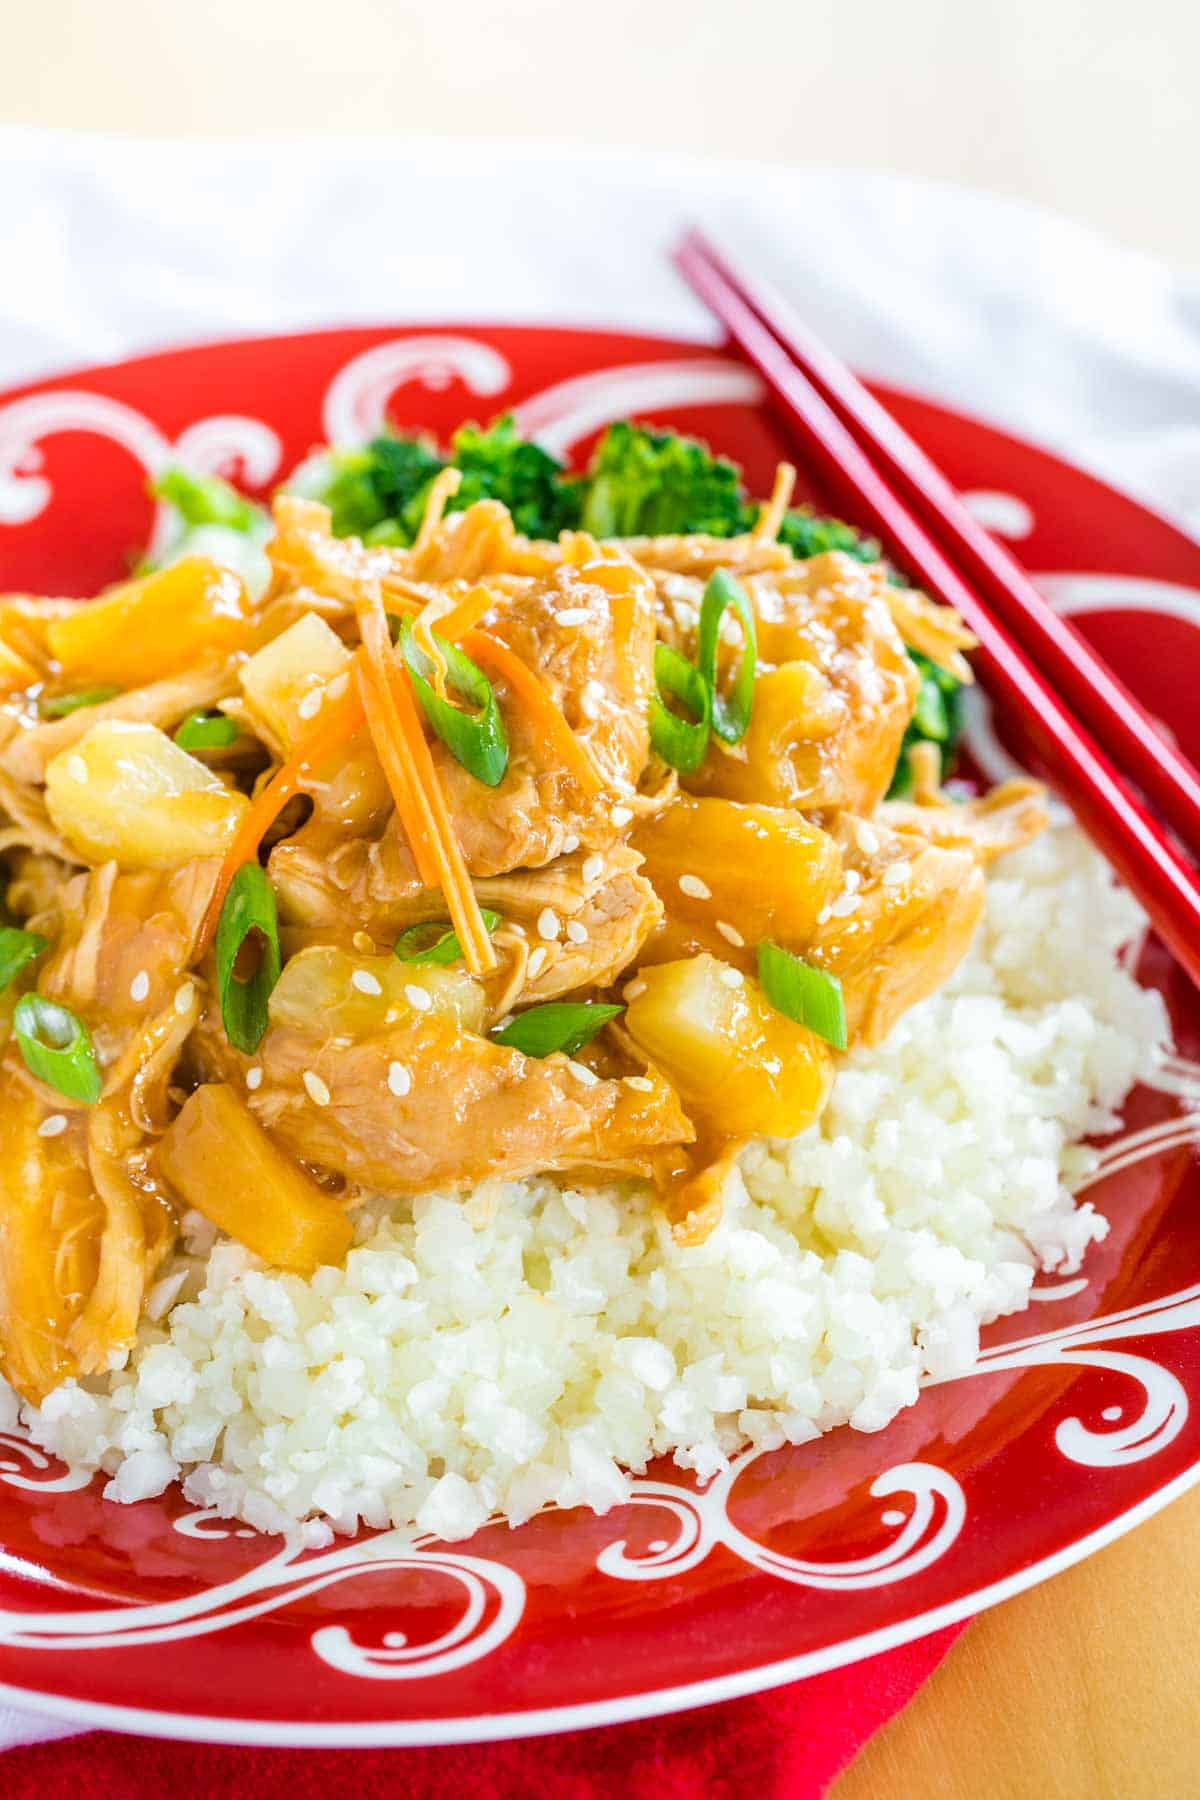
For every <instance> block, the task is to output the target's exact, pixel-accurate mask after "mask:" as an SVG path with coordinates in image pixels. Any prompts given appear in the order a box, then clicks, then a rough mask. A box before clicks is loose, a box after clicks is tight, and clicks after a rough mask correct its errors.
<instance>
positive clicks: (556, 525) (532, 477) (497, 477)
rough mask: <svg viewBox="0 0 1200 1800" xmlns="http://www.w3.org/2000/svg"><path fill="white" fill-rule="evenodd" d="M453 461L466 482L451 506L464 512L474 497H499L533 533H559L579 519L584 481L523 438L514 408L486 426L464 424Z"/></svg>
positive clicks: (457, 434)
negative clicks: (566, 471) (565, 472)
mask: <svg viewBox="0 0 1200 1800" xmlns="http://www.w3.org/2000/svg"><path fill="white" fill-rule="evenodd" d="M450 461H451V463H452V464H453V465H454V466H455V468H458V469H461V470H462V477H463V478H462V485H461V487H460V488H459V490H458V492H457V494H455V495H454V497H453V499H452V500H451V502H450V507H449V509H448V510H450V511H453V512H460V511H461V510H462V509H463V508H464V507H467V506H471V505H472V504H473V503H474V502H475V501H476V500H501V501H503V503H504V505H505V506H507V508H508V510H509V512H510V513H511V514H512V516H513V524H514V525H515V526H516V528H517V530H518V531H521V532H524V534H525V536H526V537H531V538H556V537H557V536H558V534H559V532H560V531H570V530H572V529H573V528H574V527H575V526H577V525H578V524H579V521H580V504H581V498H582V497H581V493H580V486H581V484H580V482H579V481H578V479H576V478H574V477H572V476H568V475H565V474H564V473H563V467H562V464H561V463H560V462H558V461H556V459H555V458H554V457H553V456H551V455H550V453H549V452H548V451H546V450H543V449H542V447H541V445H540V444H534V443H531V442H530V441H529V439H528V438H523V437H522V436H521V435H520V433H519V432H518V430H517V427H516V424H515V423H514V421H513V416H512V414H511V413H504V414H502V416H501V417H500V418H498V419H496V420H494V421H493V423H492V424H491V425H489V426H488V428H487V430H486V431H484V430H483V429H481V427H480V426H478V425H474V424H471V425H462V426H460V427H459V429H458V430H457V431H456V432H455V434H454V436H453V438H452V439H451V440H450Z"/></svg>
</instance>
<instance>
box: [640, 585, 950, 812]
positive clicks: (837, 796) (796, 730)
mask: <svg viewBox="0 0 1200 1800" xmlns="http://www.w3.org/2000/svg"><path fill="white" fill-rule="evenodd" d="M743 585H744V587H745V590H746V593H747V594H748V596H749V598H750V601H751V604H752V605H753V607H754V612H755V618H756V621H757V633H758V672H757V677H756V680H755V684H754V707H753V711H752V713H751V717H750V726H749V729H748V731H747V732H746V735H745V737H744V738H743V739H742V741H741V743H740V744H736V745H732V746H725V745H721V744H716V745H714V747H713V750H712V752H711V753H710V755H709V756H708V758H707V759H706V761H705V763H704V764H703V766H702V767H701V768H700V769H699V770H698V771H697V773H696V774H694V775H691V776H688V777H687V778H686V782H685V785H686V786H687V787H688V788H689V789H691V791H693V792H695V793H704V794H719V795H722V796H723V797H724V798H725V799H727V800H742V801H749V802H755V801H757V802H765V803H766V804H768V805H771V806H788V807H793V808H796V809H797V810H799V811H802V812H808V813H825V812H833V811H836V810H839V809H841V808H843V807H844V808H848V809H850V810H851V811H854V812H859V813H869V812H871V811H872V810H873V809H874V807H875V806H876V805H877V804H878V802H879V801H880V800H882V798H883V796H884V794H885V793H886V792H887V789H888V786H889V784H890V782H891V779H892V775H893V772H894V770H895V767H896V758H897V756H898V755H899V753H900V742H901V739H902V738H903V736H904V732H905V728H906V726H907V725H908V722H909V719H910V718H911V717H912V710H913V706H914V704H915V702H916V697H917V687H918V678H917V673H916V670H915V668H914V666H913V663H912V660H911V658H910V657H909V656H908V655H907V653H906V651H905V648H904V643H903V640H902V639H901V636H900V633H899V631H898V630H897V628H896V625H895V623H894V621H893V619H892V614H891V611H890V609H889V605H888V593H889V589H888V583H887V579H886V575H885V572H884V570H883V569H882V567H880V566H879V565H877V564H876V565H867V564H863V563H860V562H856V561H855V560H854V559H853V558H852V557H849V556H846V555H844V554H842V553H841V552H839V551H828V552H827V553H826V554H824V555H822V556H816V557H813V558H812V559H811V561H809V562H806V563H794V564H791V565H790V566H788V567H784V568H781V569H776V570H771V571H769V572H765V573H762V574H755V575H750V576H748V577H746V578H745V579H744V582H743ZM659 593H660V616H661V618H662V622H663V623H662V629H663V634H664V636H666V637H667V639H668V641H671V640H675V641H677V642H680V643H682V644H683V645H685V646H688V647H689V648H690V644H691V638H692V635H693V632H694V625H693V621H694V619H695V617H696V616H697V614H698V609H699V603H700V598H701V593H702V588H701V585H700V583H699V582H698V581H689V580H688V579H687V578H685V577H680V576H669V577H667V578H666V579H665V580H660V583H659Z"/></svg>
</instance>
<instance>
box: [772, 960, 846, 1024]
mask: <svg viewBox="0 0 1200 1800" xmlns="http://www.w3.org/2000/svg"><path fill="white" fill-rule="evenodd" d="M758 979H759V981H760V982H761V984H762V990H763V993H764V994H765V995H766V996H767V999H768V1000H769V1001H770V1002H771V1005H772V1006H773V1007H774V1008H775V1010H776V1012H781V1013H783V1014H785V1015H786V1017H787V1018H789V1019H795V1021H796V1023H797V1025H806V1026H807V1027H808V1029H809V1031H812V1032H815V1033H816V1035H817V1036H818V1037H821V1038H824V1039H825V1042H826V1043H827V1044H832V1045H833V1047H834V1049H835V1050H844V1049H845V1048H846V1005H845V1001H844V999H843V997H842V984H841V982H840V981H839V980H838V978H837V976H836V975H830V974H829V972H828V970H826V969H817V968H814V966H813V964H812V963H806V962H802V961H801V959H800V958H799V957H798V956H793V955H792V953H791V951H790V950H781V949H780V947H779V945H778V944H771V943H764V944H760V945H759V946H758Z"/></svg>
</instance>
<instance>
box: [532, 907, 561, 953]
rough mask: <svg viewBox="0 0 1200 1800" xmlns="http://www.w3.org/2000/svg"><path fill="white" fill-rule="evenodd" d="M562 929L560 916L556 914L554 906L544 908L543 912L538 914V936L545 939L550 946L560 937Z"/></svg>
mask: <svg viewBox="0 0 1200 1800" xmlns="http://www.w3.org/2000/svg"><path fill="white" fill-rule="evenodd" d="M560 929H561V927H560V926H559V923H558V914H557V913H556V912H555V910H554V908H553V907H552V906H543V908H542V910H541V912H540V913H539V914H538V922H537V932H538V936H539V937H540V938H545V940H546V942H547V943H548V944H552V943H553V942H554V940H555V938H556V937H557V936H558V934H559V930H560Z"/></svg>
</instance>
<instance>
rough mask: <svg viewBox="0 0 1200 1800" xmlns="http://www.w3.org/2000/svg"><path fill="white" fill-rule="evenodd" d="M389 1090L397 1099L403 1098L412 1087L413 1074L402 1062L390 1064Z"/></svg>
mask: <svg viewBox="0 0 1200 1800" xmlns="http://www.w3.org/2000/svg"><path fill="white" fill-rule="evenodd" d="M387 1084H388V1092H389V1094H395V1096H396V1098H397V1100H403V1098H404V1096H405V1094H407V1093H408V1091H409V1089H410V1088H411V1087H412V1076H411V1075H410V1074H409V1072H408V1070H407V1069H406V1068H405V1066H404V1064H403V1063H402V1062H394V1063H389V1064H388V1083H387Z"/></svg>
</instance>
